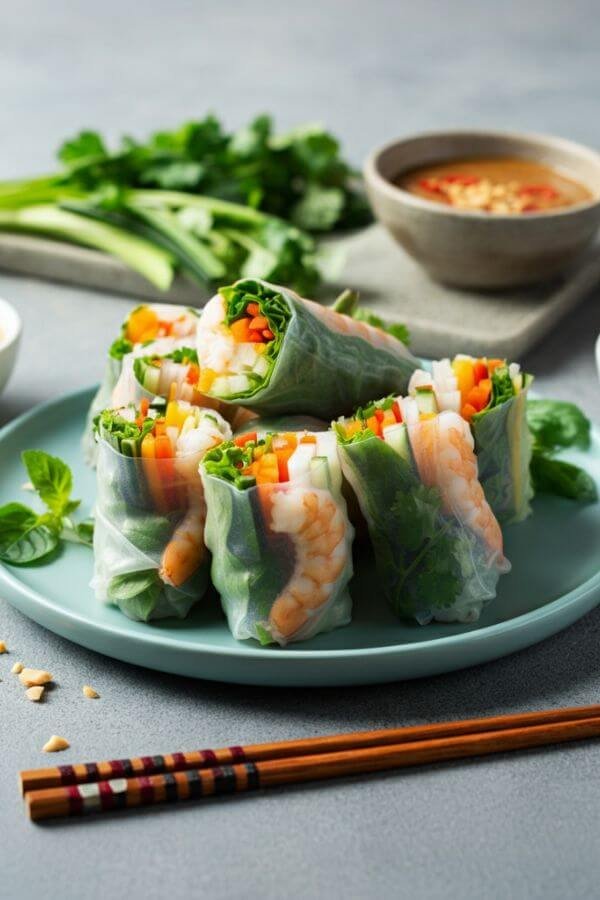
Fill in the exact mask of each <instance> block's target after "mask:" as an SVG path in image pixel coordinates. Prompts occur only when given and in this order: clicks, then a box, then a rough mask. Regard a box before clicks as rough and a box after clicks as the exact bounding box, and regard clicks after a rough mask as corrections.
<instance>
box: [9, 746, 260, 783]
mask: <svg viewBox="0 0 600 900" xmlns="http://www.w3.org/2000/svg"><path fill="white" fill-rule="evenodd" d="M247 761H248V758H247V756H246V752H245V750H244V748H243V747H239V746H236V747H221V748H219V749H217V750H190V751H189V752H188V753H166V754H164V755H160V754H157V755H156V756H134V757H132V758H131V759H110V760H105V761H103V762H87V763H76V764H75V765H72V766H69V765H63V766H53V767H49V768H45V769H35V770H32V771H30V772H28V773H26V774H27V778H26V780H24V781H23V789H24V790H37V789H38V788H44V787H55V786H58V785H63V786H66V785H76V784H85V783H89V782H95V781H100V780H107V779H119V778H133V777H135V776H136V775H137V776H144V775H157V774H160V773H172V772H183V771H185V770H186V769H206V768H209V767H212V766H229V765H233V764H235V763H243V762H247Z"/></svg>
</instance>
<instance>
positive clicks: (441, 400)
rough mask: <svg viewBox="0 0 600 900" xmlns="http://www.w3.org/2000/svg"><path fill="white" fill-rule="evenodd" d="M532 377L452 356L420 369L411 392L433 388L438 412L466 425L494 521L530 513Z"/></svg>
mask: <svg viewBox="0 0 600 900" xmlns="http://www.w3.org/2000/svg"><path fill="white" fill-rule="evenodd" d="M532 381H533V376H531V375H528V374H526V373H523V372H521V369H520V366H519V365H518V364H517V363H509V362H508V361H507V360H504V359H487V358H480V359H475V358H474V357H472V356H463V355H460V356H455V357H454V359H453V360H452V362H451V361H450V360H449V359H442V360H439V361H437V362H434V363H433V364H432V370H431V372H425V371H424V370H422V369H419V370H418V371H417V372H415V373H414V374H413V376H412V377H411V381H410V384H409V392H410V393H411V394H412V395H413V396H414V394H415V391H416V389H417V388H418V387H421V388H423V387H431V388H432V389H433V391H434V394H435V399H436V403H437V407H438V409H440V410H453V411H454V412H457V413H460V415H461V416H462V417H463V418H464V419H465V420H466V421H467V422H468V423H469V424H470V426H471V430H472V433H473V437H474V439H475V452H476V454H477V459H478V463H479V478H480V481H481V483H482V485H483V489H484V491H485V495H486V497H487V500H488V502H489V504H490V506H491V507H492V509H493V511H494V513H495V515H496V516H497V518H498V520H499V521H500V522H502V523H506V524H510V523H513V522H521V521H522V520H523V519H525V518H527V516H528V515H529V514H530V513H531V505H530V501H531V498H532V497H533V487H532V484H531V477H530V472H529V466H530V463H531V451H532V439H531V435H530V433H529V428H528V427H527V418H526V407H527V392H528V389H529V387H530V385H531V383H532Z"/></svg>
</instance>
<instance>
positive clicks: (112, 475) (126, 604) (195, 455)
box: [92, 400, 231, 621]
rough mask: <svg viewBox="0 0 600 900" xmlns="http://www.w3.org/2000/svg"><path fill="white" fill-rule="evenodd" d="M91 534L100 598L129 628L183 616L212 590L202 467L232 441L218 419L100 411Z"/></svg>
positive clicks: (181, 408) (165, 410) (144, 405)
mask: <svg viewBox="0 0 600 900" xmlns="http://www.w3.org/2000/svg"><path fill="white" fill-rule="evenodd" d="M96 430H97V437H98V444H99V456H98V471H97V475H98V477H97V483H98V497H97V504H96V511H95V518H96V523H95V528H94V578H93V581H92V586H93V587H94V590H95V593H96V598H97V599H99V600H101V601H103V602H105V603H110V604H114V605H116V606H118V607H119V608H120V609H121V610H122V611H123V612H124V613H125V615H127V616H129V617H130V618H132V619H140V620H143V621H148V620H149V619H157V618H163V617H165V616H179V617H180V618H182V617H183V616H185V615H187V613H188V611H189V609H190V608H191V606H192V605H193V603H194V602H195V601H196V600H198V599H200V597H201V596H202V595H203V594H204V592H205V590H206V587H207V584H208V554H207V552H206V547H205V543H204V523H205V518H206V505H205V501H204V494H203V490H202V483H201V480H200V476H199V472H198V466H199V464H200V461H201V459H202V457H203V456H204V454H205V453H206V452H207V451H208V450H210V449H211V448H213V447H215V446H217V445H218V444H220V443H221V442H222V441H223V440H224V439H228V438H229V437H231V428H230V426H229V424H228V423H227V422H226V421H225V420H224V419H223V418H222V416H220V415H219V413H217V412H215V411H214V410H207V409H201V408H199V407H197V406H193V405H191V404H190V403H188V402H186V401H183V400H180V401H175V400H174V401H171V402H169V403H168V404H167V405H166V407H165V406H164V405H163V406H162V407H161V408H160V409H156V408H152V407H151V406H150V405H149V402H148V400H142V401H141V404H140V405H139V406H138V407H134V406H128V407H125V408H123V409H117V410H112V409H109V410H104V411H103V412H102V413H101V414H100V415H99V416H98V418H97V420H96Z"/></svg>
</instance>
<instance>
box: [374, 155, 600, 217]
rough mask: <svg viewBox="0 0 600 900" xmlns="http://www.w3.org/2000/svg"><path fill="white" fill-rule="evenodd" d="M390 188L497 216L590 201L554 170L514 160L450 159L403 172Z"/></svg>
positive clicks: (584, 190) (576, 185)
mask: <svg viewBox="0 0 600 900" xmlns="http://www.w3.org/2000/svg"><path fill="white" fill-rule="evenodd" d="M392 183H393V184H395V185H396V186H397V187H400V188H402V189H403V190H405V191H408V192H409V193H410V194H415V195H416V196H418V197H423V198H424V199H425V200H432V201H434V202H435V203H444V204H446V205H448V206H455V207H457V208H459V209H464V210H471V211H479V212H489V213H497V214H507V213H511V214H512V213H515V214H519V213H537V212H546V211H547V212H551V211H554V210H556V209H561V208H564V207H567V206H575V205H577V204H578V203H586V202H587V201H589V200H592V199H593V198H594V195H593V193H592V192H591V191H590V190H589V189H588V188H587V187H586V186H585V185H583V184H581V182H579V181H574V180H573V179H572V178H569V177H567V176H566V175H563V174H562V173H561V172H559V171H558V170H557V169H553V168H551V167H550V166H546V165H544V164H543V163H538V162H533V161H532V160H528V159H520V158H518V157H514V158H513V157H500V156H498V157H490V158H483V157H482V158H479V157H477V158H475V157H474V158H473V159H465V158H463V159H450V160H446V161H444V162H440V163H435V164H433V165H427V166H420V167H419V168H416V169H411V170H410V171H408V172H403V173H401V174H400V175H399V176H397V177H396V178H394V179H392Z"/></svg>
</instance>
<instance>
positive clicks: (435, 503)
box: [334, 391, 510, 624]
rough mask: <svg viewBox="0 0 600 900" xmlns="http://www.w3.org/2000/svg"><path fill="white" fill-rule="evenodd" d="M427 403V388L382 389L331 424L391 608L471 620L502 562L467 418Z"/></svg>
mask: <svg viewBox="0 0 600 900" xmlns="http://www.w3.org/2000/svg"><path fill="white" fill-rule="evenodd" d="M434 403H435V400H434V397H433V392H431V391H429V392H426V391H423V392H419V395H418V396H417V399H413V398H405V399H403V398H401V397H396V398H393V397H390V398H386V399H385V400H381V401H378V402H376V403H372V404H369V405H368V406H367V407H365V408H363V409H359V410H358V411H357V413H356V415H355V416H354V417H352V418H350V419H341V420H339V421H338V422H336V423H335V425H334V430H335V432H336V435H337V439H338V450H339V454H340V459H341V463H342V470H343V473H344V475H345V476H346V478H347V479H348V481H349V482H350V484H351V486H352V488H353V489H354V491H355V493H356V496H357V498H358V502H359V504H360V507H361V511H362V513H363V515H364V517H365V519H366V521H367V525H368V528H369V534H370V538H371V543H372V545H373V550H374V553H375V560H376V567H377V573H378V578H379V582H380V584H381V586H382V590H383V592H384V594H385V596H386V598H387V600H388V602H389V603H390V605H391V607H392V609H393V610H394V611H395V613H396V614H397V615H398V616H399V617H401V618H405V619H415V620H416V621H417V622H419V623H420V624H427V623H428V622H430V621H432V620H433V619H435V620H437V621H440V622H475V621H476V620H477V619H478V618H479V615H480V613H481V610H482V608H483V607H484V605H485V604H486V603H488V602H489V601H490V600H491V599H493V597H494V596H495V593H496V585H497V582H498V578H499V576H500V575H501V574H502V573H504V572H507V571H508V570H509V569H510V564H509V562H508V561H507V559H506V558H505V556H504V551H503V544H502V532H501V530H500V526H499V525H498V522H497V520H496V518H495V517H494V514H493V512H492V511H491V509H490V507H489V504H488V503H487V501H486V499H485V496H484V493H483V489H482V487H481V484H480V482H479V481H478V478H477V460H476V458H475V454H474V451H473V437H472V435H471V432H470V430H469V426H468V424H467V423H466V422H465V420H464V419H463V418H461V416H460V415H459V414H458V413H456V412H451V411H445V412H441V413H437V412H435V410H434V408H432V407H433V404H434Z"/></svg>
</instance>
